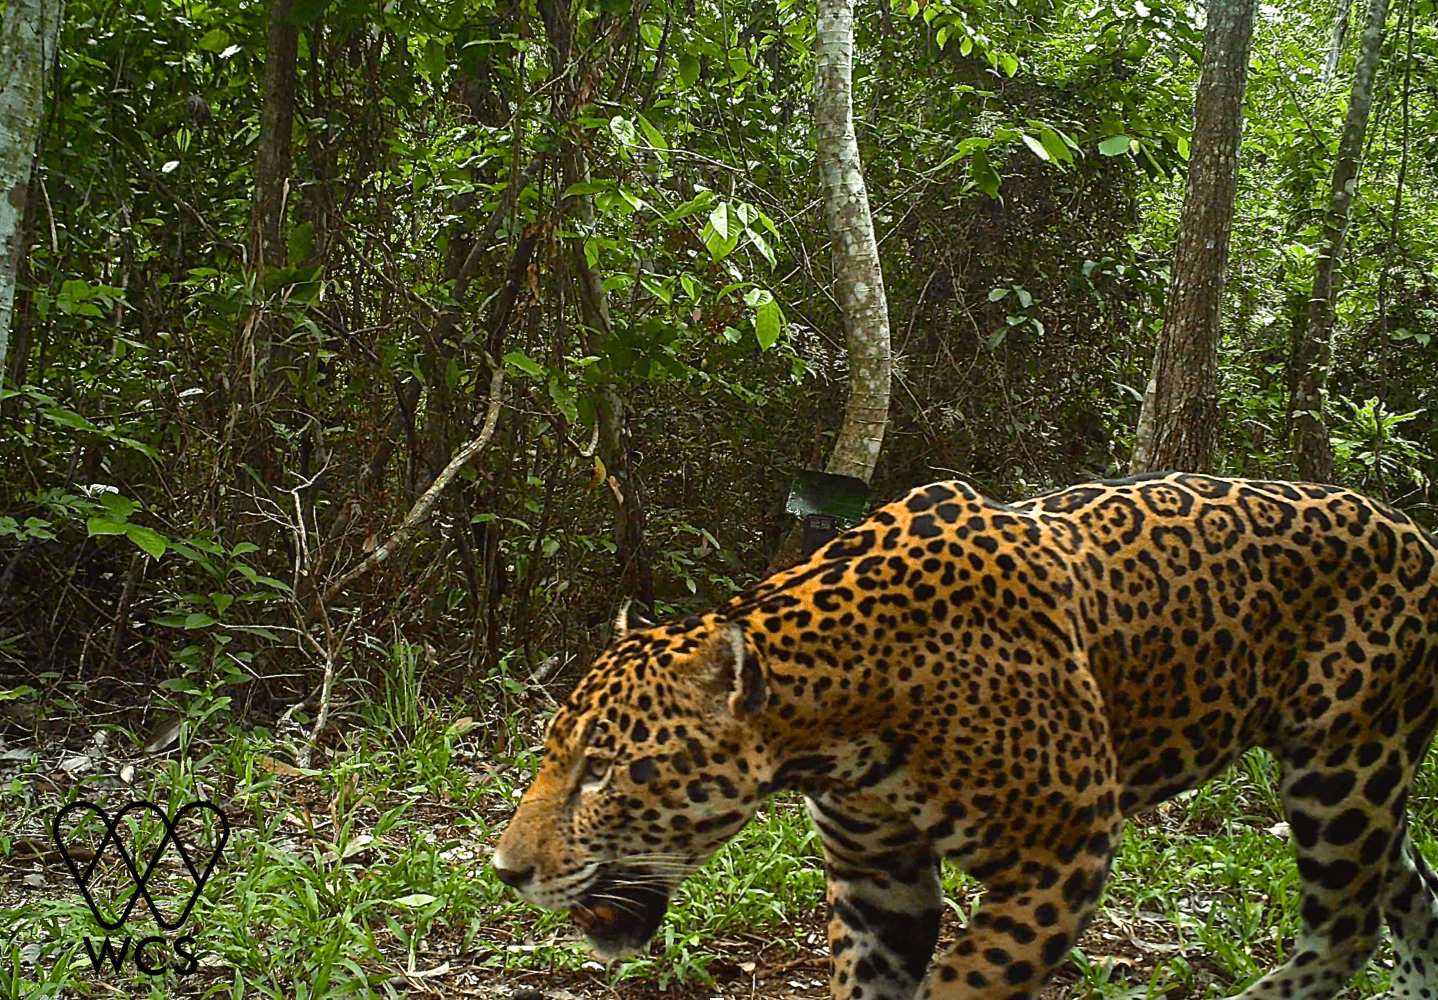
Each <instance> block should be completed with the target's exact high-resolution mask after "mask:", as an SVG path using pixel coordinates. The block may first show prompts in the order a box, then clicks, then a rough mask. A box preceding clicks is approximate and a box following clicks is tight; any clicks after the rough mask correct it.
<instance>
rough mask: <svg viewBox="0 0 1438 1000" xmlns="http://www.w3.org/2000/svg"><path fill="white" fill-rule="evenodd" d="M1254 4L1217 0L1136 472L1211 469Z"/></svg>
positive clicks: (1139, 434) (1133, 465)
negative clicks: (1230, 239)
mask: <svg viewBox="0 0 1438 1000" xmlns="http://www.w3.org/2000/svg"><path fill="white" fill-rule="evenodd" d="M1253 11H1254V0H1213V2H1212V3H1210V4H1209V8H1208V27H1207V30H1206V31H1205V33H1204V40H1203V67H1202V70H1201V72H1200V75H1199V80H1198V90H1197V93H1196V94H1195V98H1194V108H1193V140H1192V145H1191V149H1192V156H1191V158H1190V160H1189V167H1188V186H1187V189H1186V190H1185V192H1184V199H1183V214H1182V216H1181V217H1180V219H1179V225H1178V245H1177V246H1176V247H1175V248H1174V255H1173V277H1172V279H1171V281H1170V284H1169V291H1168V309H1167V311H1166V313H1165V315H1164V322H1163V332H1162V333H1161V334H1160V335H1159V340H1158V348H1157V350H1156V351H1155V352H1154V359H1153V375H1152V377H1151V378H1150V379H1149V384H1148V389H1147V392H1146V393H1145V394H1144V401H1143V412H1142V413H1141V414H1140V416H1139V422H1138V432H1137V434H1136V435H1135V440H1134V451H1133V460H1132V462H1131V464H1130V466H1129V471H1130V472H1133V473H1139V472H1155V471H1160V470H1166V469H1179V470H1182V471H1185V472H1209V471H1212V469H1213V463H1214V450H1215V443H1216V441H1217V438H1218V340H1219V330H1220V320H1221V319H1222V313H1223V283H1224V273H1225V271H1226V270H1227V267H1228V240H1229V235H1230V233H1231V232H1232V230H1233V202H1234V195H1235V192H1236V190H1237V187H1238V149H1239V140H1240V138H1241V137H1242V135H1243V91H1244V87H1245V86H1246V85H1247V82H1248V51H1249V45H1250V42H1251V40H1252V37H1253Z"/></svg>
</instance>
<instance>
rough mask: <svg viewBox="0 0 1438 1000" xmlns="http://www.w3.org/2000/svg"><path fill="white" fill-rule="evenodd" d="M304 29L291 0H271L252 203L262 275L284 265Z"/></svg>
mask: <svg viewBox="0 0 1438 1000" xmlns="http://www.w3.org/2000/svg"><path fill="white" fill-rule="evenodd" d="M299 38H300V30H299V27H298V25H296V24H295V22H294V18H293V17H292V16H291V0H271V2H270V21H269V35H268V37H267V38H266V41H265V89H264V97H263V98H262V104H261V106H260V138H259V142H258V143H257V145H256V151H255V196H254V204H253V207H252V213H253V214H252V222H251V226H252V232H251V235H252V237H253V246H254V249H253V254H254V256H253V258H252V260H253V263H254V265H255V268H256V270H258V271H260V272H261V273H263V272H264V271H265V270H267V269H269V268H278V267H284V266H285V263H286V256H287V253H288V247H287V245H286V242H285V207H286V202H287V200H288V196H289V186H290V173H291V170H292V167H293V155H292V150H291V143H292V133H293V132H294V120H295V60H296V55H297V52H298V48H299Z"/></svg>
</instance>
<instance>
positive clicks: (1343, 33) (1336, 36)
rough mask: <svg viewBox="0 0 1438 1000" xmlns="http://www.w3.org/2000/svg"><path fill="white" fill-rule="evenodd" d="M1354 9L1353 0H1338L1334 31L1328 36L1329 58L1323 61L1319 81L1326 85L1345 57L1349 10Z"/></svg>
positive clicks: (1334, 13)
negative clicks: (1344, 46) (1344, 48)
mask: <svg viewBox="0 0 1438 1000" xmlns="http://www.w3.org/2000/svg"><path fill="white" fill-rule="evenodd" d="M1352 9H1353V0H1338V9H1337V10H1335V11H1334V12H1333V31H1332V33H1331V34H1330V35H1329V37H1328V58H1327V59H1325V60H1324V61H1323V74H1322V76H1320V77H1319V83H1320V84H1321V85H1322V86H1324V87H1326V86H1328V84H1329V83H1330V82H1332V80H1333V75H1334V74H1335V73H1337V72H1338V61H1339V59H1341V58H1343V43H1344V42H1345V41H1347V40H1348V12H1349V11H1350V10H1352Z"/></svg>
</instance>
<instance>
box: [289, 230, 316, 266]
mask: <svg viewBox="0 0 1438 1000" xmlns="http://www.w3.org/2000/svg"><path fill="white" fill-rule="evenodd" d="M314 252H315V225H314V223H313V222H301V223H300V224H299V225H298V226H295V228H293V229H291V230H290V236H289V256H288V260H289V263H290V267H299V266H300V265H301V264H303V263H304V262H305V261H306V260H308V259H309V258H310V255H311V254H313V253H314Z"/></svg>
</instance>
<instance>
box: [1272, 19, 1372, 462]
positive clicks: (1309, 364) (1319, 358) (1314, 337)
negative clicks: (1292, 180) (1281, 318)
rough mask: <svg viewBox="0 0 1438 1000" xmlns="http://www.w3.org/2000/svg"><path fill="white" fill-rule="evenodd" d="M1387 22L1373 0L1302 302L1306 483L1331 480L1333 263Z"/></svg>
mask: <svg viewBox="0 0 1438 1000" xmlns="http://www.w3.org/2000/svg"><path fill="white" fill-rule="evenodd" d="M1387 21H1388V0H1373V4H1372V6H1371V7H1370V8H1369V9H1368V25H1367V27H1365V28H1364V29H1363V40H1362V41H1361V42H1360V43H1359V50H1358V61H1357V64H1356V65H1355V66H1354V68H1353V93H1352V95H1351V96H1350V97H1349V99H1348V117H1347V118H1345V119H1344V122H1343V137H1342V138H1341V139H1340V140H1339V142H1338V156H1337V158H1336V159H1335V160H1334V161H1333V182H1332V184H1331V185H1330V186H1329V193H1328V211H1327V212H1326V213H1325V215H1324V219H1323V250H1322V251H1321V252H1320V253H1319V255H1318V265H1317V268H1316V270H1315V271H1314V274H1313V292H1312V293H1311V294H1310V295H1309V297H1308V330H1307V333H1306V335H1305V336H1304V338H1303V342H1302V343H1301V344H1300V345H1299V361H1298V388H1297V390H1296V392H1295V393H1294V399H1293V416H1294V427H1293V429H1294V442H1293V463H1294V465H1295V467H1296V468H1297V470H1298V476H1299V478H1300V479H1305V480H1309V481H1312V482H1320V483H1326V482H1329V481H1330V480H1332V478H1333V442H1332V441H1330V440H1329V437H1328V428H1327V427H1326V426H1325V425H1324V423H1323V392H1324V389H1325V388H1326V387H1327V384H1328V369H1329V367H1330V364H1331V359H1332V354H1333V300H1334V297H1335V296H1336V294H1337V282H1336V279H1337V274H1338V262H1339V260H1340V259H1341V258H1342V256H1343V242H1344V240H1345V239H1347V237H1348V221H1349V218H1350V215H1351V212H1352V208H1353V193H1354V191H1356V190H1357V188H1358V167H1359V164H1360V162H1361V160H1362V156H1363V136H1364V134H1365V133H1366V132H1367V131H1368V112H1369V110H1370V109H1371V108H1372V107H1373V74H1374V71H1375V70H1376V69H1377V67H1378V50H1379V48H1380V47H1381V46H1382V45H1383V28H1384V26H1385V25H1386V24H1387Z"/></svg>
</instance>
